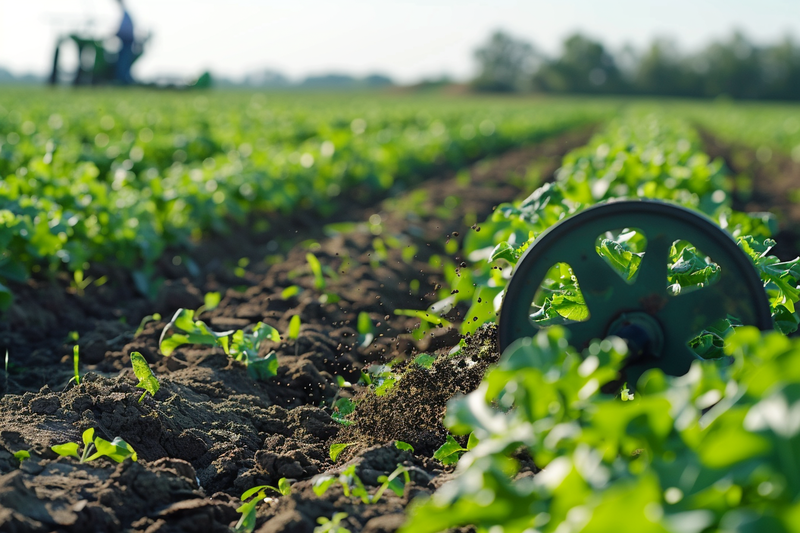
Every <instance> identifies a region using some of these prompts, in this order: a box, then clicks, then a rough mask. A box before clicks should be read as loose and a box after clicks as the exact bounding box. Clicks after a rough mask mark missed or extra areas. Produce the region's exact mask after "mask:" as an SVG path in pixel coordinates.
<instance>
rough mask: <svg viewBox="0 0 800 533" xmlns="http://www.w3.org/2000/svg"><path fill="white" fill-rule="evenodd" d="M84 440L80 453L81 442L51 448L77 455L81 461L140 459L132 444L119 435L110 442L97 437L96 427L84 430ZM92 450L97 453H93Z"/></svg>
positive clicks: (64, 454) (60, 453) (63, 454)
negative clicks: (95, 434)
mask: <svg viewBox="0 0 800 533" xmlns="http://www.w3.org/2000/svg"><path fill="white" fill-rule="evenodd" d="M82 440H83V453H81V454H80V455H79V454H78V450H80V444H78V443H77V442H67V443H65V444H56V445H55V446H52V447H51V448H50V449H51V450H53V451H54V452H56V453H57V454H58V455H60V456H62V457H75V458H76V459H78V460H79V461H80V462H81V463H86V462H89V461H94V460H95V459H98V458H100V457H108V458H109V459H111V460H113V461H116V462H118V463H121V462H122V461H124V460H125V459H127V458H129V457H130V458H131V460H132V461H137V460H138V459H139V458H138V456H137V455H136V452H135V451H134V450H133V448H132V447H131V445H130V444H128V443H127V442H125V441H124V440H122V439H121V438H119V437H115V438H114V440H112V441H111V442H108V441H107V440H105V439H103V438H101V437H95V436H94V428H89V429H87V430H86V431H84V432H83V436H82ZM95 450H96V451H95ZM92 451H94V452H95V453H92ZM90 454H91V455H90Z"/></svg>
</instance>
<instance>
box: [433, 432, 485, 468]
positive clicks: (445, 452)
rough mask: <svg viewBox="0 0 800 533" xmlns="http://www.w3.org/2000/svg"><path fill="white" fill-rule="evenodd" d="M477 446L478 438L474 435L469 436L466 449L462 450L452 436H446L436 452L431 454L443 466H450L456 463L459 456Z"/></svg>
mask: <svg viewBox="0 0 800 533" xmlns="http://www.w3.org/2000/svg"><path fill="white" fill-rule="evenodd" d="M477 445H478V438H477V437H476V436H475V434H474V433H470V434H469V439H468V440H467V447H466V448H463V447H462V446H461V445H460V444H459V443H458V442H457V441H456V439H454V438H453V436H452V435H448V436H447V440H446V441H445V442H444V444H442V445H441V446H440V447H439V449H438V450H436V451H435V452H433V458H434V459H436V460H438V461H441V463H442V464H443V465H452V464H455V463H457V462H458V460H459V459H460V458H461V456H462V455H463V454H464V453H465V452H468V451H469V450H471V449H472V448H474V447H475V446H477Z"/></svg>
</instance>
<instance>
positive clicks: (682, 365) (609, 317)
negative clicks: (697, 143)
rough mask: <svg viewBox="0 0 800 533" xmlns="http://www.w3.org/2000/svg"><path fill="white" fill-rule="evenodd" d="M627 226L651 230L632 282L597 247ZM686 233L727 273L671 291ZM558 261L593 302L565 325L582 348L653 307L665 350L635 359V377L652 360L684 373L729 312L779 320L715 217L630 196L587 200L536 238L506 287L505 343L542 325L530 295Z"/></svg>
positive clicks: (763, 322)
mask: <svg viewBox="0 0 800 533" xmlns="http://www.w3.org/2000/svg"><path fill="white" fill-rule="evenodd" d="M620 228H636V229H637V230H641V231H642V232H643V233H644V235H645V236H646V238H647V248H646V251H645V254H644V257H643V259H642V262H641V264H640V265H639V271H638V275H637V277H636V280H635V282H634V283H633V284H628V283H626V282H625V281H624V280H623V279H622V278H621V277H620V276H619V275H618V274H617V273H616V271H614V270H613V269H612V267H611V266H610V265H609V264H608V263H606V261H605V260H604V259H603V258H602V257H601V256H600V255H599V254H597V252H596V250H595V242H596V240H597V237H598V236H599V235H601V234H602V233H603V232H605V231H611V230H616V229H620ZM681 239H682V240H686V241H689V242H691V243H692V244H693V245H695V246H696V247H697V248H698V249H701V250H702V251H703V252H704V253H706V254H708V255H709V256H710V257H711V258H712V259H713V261H714V262H715V263H717V264H718V265H719V266H720V277H719V279H718V280H717V281H716V282H715V283H714V284H711V285H709V286H706V287H702V288H699V289H696V290H692V291H691V292H687V293H685V294H679V295H670V294H669V293H668V292H667V264H668V259H669V250H670V247H671V245H672V243H673V242H675V241H676V240H681ZM557 263H567V264H569V265H570V266H571V267H572V270H573V272H574V274H575V276H576V277H577V280H578V284H579V286H580V289H581V292H582V293H583V296H584V299H585V301H586V305H587V307H588V308H589V314H590V316H589V319H588V320H587V321H585V322H571V323H567V324H565V325H564V327H565V328H566V329H567V330H569V332H570V344H572V345H573V346H575V347H576V348H578V349H583V348H585V347H586V346H587V345H588V343H589V342H590V341H591V340H592V339H596V338H603V337H605V336H607V335H608V334H609V328H610V326H611V324H612V323H613V322H614V321H615V320H618V318H619V317H620V316H621V315H623V314H624V313H646V314H647V315H649V316H650V317H652V318H653V319H654V320H655V321H656V322H657V323H658V324H659V325H660V326H661V328H662V330H663V334H664V335H663V337H664V345H663V350H662V351H663V355H662V356H661V357H658V358H650V359H647V360H643V361H637V362H635V363H632V364H629V365H628V367H627V369H626V371H627V374H628V378H629V380H630V381H631V382H633V383H635V380H636V379H638V376H640V375H641V374H642V373H643V372H645V371H646V370H648V369H650V368H656V367H657V368H661V369H662V370H663V371H664V372H665V373H666V374H669V375H674V376H679V375H683V374H685V373H686V372H687V371H688V370H689V367H690V365H691V363H692V361H693V360H695V359H697V356H696V355H695V354H694V352H693V351H692V350H691V349H690V348H689V347H688V346H687V343H688V341H689V340H691V339H692V338H693V337H694V336H696V335H697V334H699V333H700V331H701V330H702V329H703V328H705V327H708V326H710V325H711V324H712V323H713V322H715V321H717V320H719V319H721V318H725V317H726V316H727V315H731V316H735V317H737V318H738V319H739V320H741V321H742V323H743V324H745V325H753V326H756V327H758V328H760V329H762V330H767V329H771V328H772V318H771V314H770V307H769V302H768V300H767V295H766V292H765V291H764V288H763V284H762V282H761V279H760V277H759V275H758V272H757V271H756V270H755V267H754V266H753V265H752V263H751V261H750V259H749V258H748V257H747V256H746V255H745V254H744V252H742V251H741V250H739V247H738V246H737V245H736V242H735V241H734V240H733V238H731V237H730V235H728V234H727V233H726V232H725V231H723V230H722V229H721V228H720V227H719V226H717V225H716V224H715V223H714V222H713V221H712V220H711V219H709V218H707V217H705V216H703V215H701V214H698V213H696V212H694V211H691V210H689V209H686V208H684V207H680V206H677V205H673V204H668V203H665V202H659V201H654V200H626V201H619V202H611V203H605V204H599V205H596V206H592V207H590V208H587V209H585V210H584V211H581V212H580V213H577V214H575V215H574V216H572V217H570V218H567V219H565V220H563V221H561V222H559V223H558V224H556V225H554V226H552V227H550V228H549V229H547V230H546V231H545V232H543V233H542V234H541V235H540V236H539V237H538V238H537V239H536V240H535V241H534V242H533V244H531V246H530V247H529V248H528V250H527V251H526V252H525V253H524V254H523V256H522V257H521V258H520V260H519V262H518V263H517V266H516V269H515V270H514V274H513V276H512V277H511V280H510V281H509V284H508V287H507V288H506V292H505V296H504V300H503V305H502V308H501V312H500V321H499V327H498V340H499V344H500V349H501V350H505V349H506V348H507V347H508V346H509V345H510V344H511V343H512V342H514V341H515V340H517V339H519V338H522V337H531V336H533V335H535V334H536V333H537V332H538V331H539V330H540V329H541V326H538V325H537V324H535V323H534V322H533V321H532V320H531V319H530V308H531V303H532V302H533V298H534V295H535V294H536V291H537V289H538V288H539V286H540V285H541V284H542V282H543V280H544V279H545V276H546V274H547V272H548V270H549V269H550V268H551V267H552V266H553V265H555V264H557Z"/></svg>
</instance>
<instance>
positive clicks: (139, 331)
mask: <svg viewBox="0 0 800 533" xmlns="http://www.w3.org/2000/svg"><path fill="white" fill-rule="evenodd" d="M154 320H156V321H158V320H161V314H160V313H153V314H152V315H147V316H146V317H144V318H143V319H142V321H141V322H139V327H138V328H136V333H134V334H133V336H134V337H138V336H139V335H141V334H142V332H143V331H144V327H145V325H147V323H148V322H153V321H154Z"/></svg>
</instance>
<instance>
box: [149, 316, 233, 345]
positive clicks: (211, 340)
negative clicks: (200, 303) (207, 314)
mask: <svg viewBox="0 0 800 533" xmlns="http://www.w3.org/2000/svg"><path fill="white" fill-rule="evenodd" d="M171 329H175V330H177V331H179V332H180V333H173V334H172V335H170V336H167V332H168V331H170V330H171ZM231 334H233V330H230V331H221V332H217V331H213V330H211V328H209V327H208V326H207V325H206V324H205V322H203V321H201V320H194V311H192V310H190V309H178V310H177V311H175V314H174V315H173V316H172V320H170V321H169V323H168V324H167V325H166V326H164V329H163V330H162V331H161V338H159V340H158V345H159V349H160V350H161V353H163V354H164V355H165V356H167V357H168V356H170V355H171V354H172V352H174V351H175V348H177V347H178V346H181V345H183V344H207V345H211V346H214V345H216V346H220V347H221V348H222V349H223V350H224V351H225V353H228V351H229V349H228V343H229V339H228V337H229V336H230V335H231Z"/></svg>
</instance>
